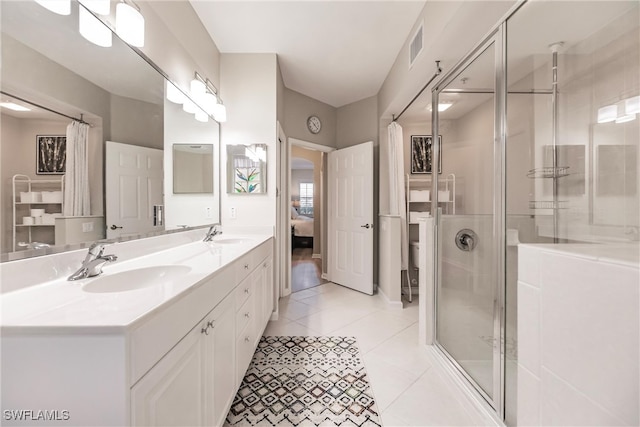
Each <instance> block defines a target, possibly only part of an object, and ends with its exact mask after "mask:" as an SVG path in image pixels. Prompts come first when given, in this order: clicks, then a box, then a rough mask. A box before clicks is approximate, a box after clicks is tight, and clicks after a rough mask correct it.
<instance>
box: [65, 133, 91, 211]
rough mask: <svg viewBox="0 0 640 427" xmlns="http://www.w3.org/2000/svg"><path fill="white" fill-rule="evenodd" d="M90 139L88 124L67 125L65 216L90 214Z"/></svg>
mask: <svg viewBox="0 0 640 427" xmlns="http://www.w3.org/2000/svg"><path fill="white" fill-rule="evenodd" d="M88 140H89V125H88V124H86V123H80V122H76V121H73V122H71V124H69V126H67V166H66V172H65V177H64V216H86V215H89V214H90V208H91V207H90V205H89V158H88Z"/></svg>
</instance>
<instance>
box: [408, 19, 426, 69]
mask: <svg viewBox="0 0 640 427" xmlns="http://www.w3.org/2000/svg"><path fill="white" fill-rule="evenodd" d="M422 25H423V24H420V27H418V31H416V32H415V34H414V35H413V38H412V39H411V45H410V46H409V68H411V67H412V66H413V63H414V62H415V60H416V58H417V57H418V55H420V52H422Z"/></svg>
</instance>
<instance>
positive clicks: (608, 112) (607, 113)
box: [598, 104, 618, 123]
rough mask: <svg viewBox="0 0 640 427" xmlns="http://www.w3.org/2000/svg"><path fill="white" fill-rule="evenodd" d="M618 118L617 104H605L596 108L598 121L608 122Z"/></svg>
mask: <svg viewBox="0 0 640 427" xmlns="http://www.w3.org/2000/svg"><path fill="white" fill-rule="evenodd" d="M617 118H618V106H617V105H615V104H614V105H606V106H604V107H600V108H598V123H609V122H612V121H614V120H615V119H617Z"/></svg>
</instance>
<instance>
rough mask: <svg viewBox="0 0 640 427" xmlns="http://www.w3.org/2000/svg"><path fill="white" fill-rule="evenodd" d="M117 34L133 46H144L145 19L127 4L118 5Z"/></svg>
mask: <svg viewBox="0 0 640 427" xmlns="http://www.w3.org/2000/svg"><path fill="white" fill-rule="evenodd" d="M116 33H118V36H120V38H122V40H124V41H125V42H127V43H129V44H130V45H131V46H136V47H143V46H144V17H143V16H142V15H141V14H140V12H138V11H137V10H136V9H134V8H133V7H131V6H129V5H128V4H126V3H118V4H117V5H116Z"/></svg>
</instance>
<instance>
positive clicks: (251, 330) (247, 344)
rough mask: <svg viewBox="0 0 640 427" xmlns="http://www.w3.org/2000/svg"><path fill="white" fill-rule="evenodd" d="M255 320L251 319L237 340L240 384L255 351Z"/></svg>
mask: <svg viewBox="0 0 640 427" xmlns="http://www.w3.org/2000/svg"><path fill="white" fill-rule="evenodd" d="M253 322H254V320H253V319H252V320H250V321H249V324H248V325H247V327H246V328H245V329H244V332H243V333H242V334H241V335H240V336H239V337H238V339H237V340H236V357H237V360H238V365H237V368H238V372H237V377H238V385H240V383H241V382H242V378H244V374H245V372H246V371H247V368H248V367H249V363H250V362H251V359H252V358H253V352H254V351H255V346H254V343H255V327H254V326H253Z"/></svg>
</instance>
